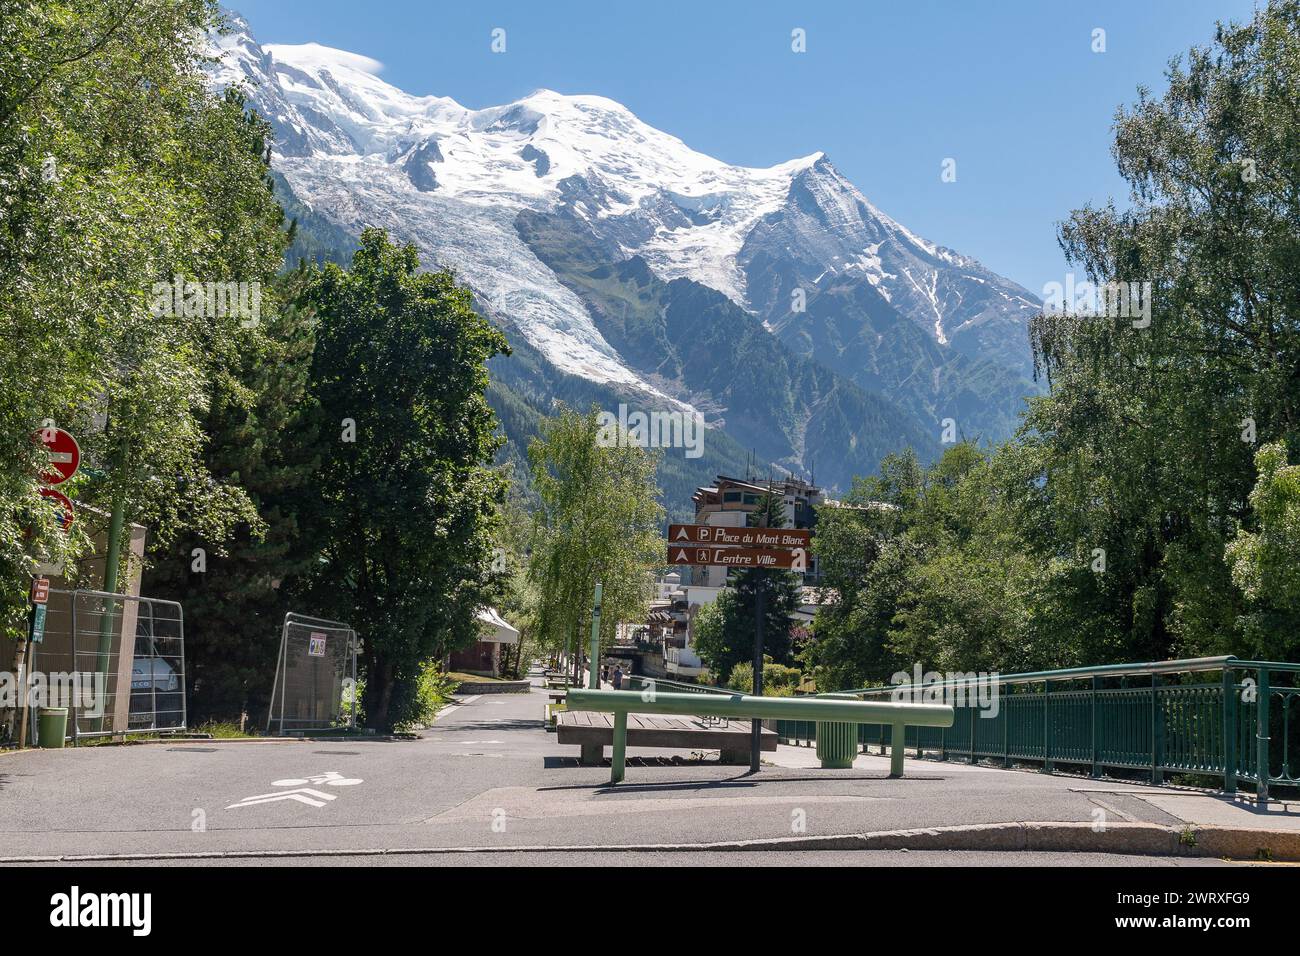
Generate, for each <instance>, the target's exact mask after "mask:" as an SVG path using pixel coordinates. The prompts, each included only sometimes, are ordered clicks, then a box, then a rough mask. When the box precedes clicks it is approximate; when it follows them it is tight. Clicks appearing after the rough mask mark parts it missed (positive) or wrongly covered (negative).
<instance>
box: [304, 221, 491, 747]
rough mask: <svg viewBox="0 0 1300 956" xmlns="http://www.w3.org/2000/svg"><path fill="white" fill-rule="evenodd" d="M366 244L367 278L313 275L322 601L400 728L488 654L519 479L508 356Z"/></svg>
mask: <svg viewBox="0 0 1300 956" xmlns="http://www.w3.org/2000/svg"><path fill="white" fill-rule="evenodd" d="M419 265H420V263H419V257H418V255H417V253H416V251H415V248H414V247H413V246H397V245H394V244H393V243H392V242H390V241H389V239H388V236H387V235H386V234H385V233H384V232H383V231H382V230H377V229H370V230H366V231H365V232H364V233H363V234H362V236H361V247H360V249H359V250H358V251H357V253H356V255H355V257H354V258H353V262H352V269H351V271H344V270H343V269H341V268H339V267H338V266H337V265H334V264H333V263H331V264H328V265H326V266H325V268H324V269H323V270H321V271H319V272H313V273H312V276H313V278H312V281H310V282H309V283H308V284H307V288H306V290H305V291H304V293H303V296H302V303H303V305H304V306H305V307H306V308H309V309H311V310H312V311H313V313H314V314H315V316H316V320H317V328H316V343H315V352H314V354H313V358H312V368H311V377H310V384H309V391H310V395H311V398H312V399H313V400H314V401H315V402H316V403H317V405H318V410H317V416H318V423H319V434H320V436H321V438H320V445H319V448H318V450H319V453H320V457H321V463H320V468H319V471H318V472H317V474H316V476H315V479H314V483H315V486H316V488H317V489H318V492H317V494H316V495H315V496H314V499H313V502H312V504H311V506H310V507H309V508H305V509H304V511H303V514H302V522H303V533H304V534H306V535H309V536H310V537H311V538H312V539H313V540H314V541H315V542H316V543H317V544H318V546H319V547H320V549H321V557H320V561H319V564H318V566H317V567H316V568H315V570H314V572H313V575H312V582H311V583H312V587H311V589H310V594H311V596H312V598H313V600H314V607H315V608H317V609H318V611H319V613H322V614H327V615H329V616H332V617H337V618H339V619H341V620H345V621H347V622H348V623H350V624H351V625H352V626H353V627H354V628H356V630H357V631H358V633H359V635H360V638H361V655H360V657H361V663H362V668H363V672H364V675H365V678H366V683H365V695H364V698H363V703H364V707H365V712H366V717H367V720H368V721H369V722H370V724H371V725H372V726H375V727H380V728H387V727H392V726H394V725H396V724H401V723H403V722H406V721H408V720H410V719H412V715H413V714H414V713H415V712H416V711H417V710H418V708H419V704H418V701H417V700H416V691H417V689H418V688H417V680H418V677H419V674H420V667H421V665H422V663H423V662H425V661H428V660H430V659H432V658H440V657H443V656H445V655H446V654H448V653H450V651H452V650H453V649H455V648H457V647H460V646H464V645H466V644H468V643H471V642H472V641H474V640H475V639H476V637H477V633H478V631H477V628H478V624H477V621H476V618H475V612H476V610H477V609H478V608H480V607H482V606H483V605H485V604H488V603H491V602H492V601H493V600H494V599H495V597H496V596H497V594H498V593H499V591H500V586H501V580H500V578H501V576H500V574H499V573H498V572H497V571H494V569H493V558H494V552H493V548H494V545H495V534H496V529H497V525H498V522H499V512H500V507H501V504H502V502H503V501H504V497H505V488H506V480H505V478H504V476H503V475H501V474H500V473H499V472H498V471H497V470H495V469H493V468H492V467H491V462H492V456H493V453H494V452H495V451H496V449H497V447H498V446H499V444H500V439H499V437H498V436H497V435H496V430H495V429H496V423H495V419H494V416H493V414H492V410H491V408H490V407H489V406H488V404H487V402H486V400H485V398H484V394H483V393H484V390H485V389H486V387H487V368H486V362H487V361H488V359H490V358H491V357H492V356H494V355H497V354H502V353H505V352H507V351H508V347H507V345H506V341H505V338H504V336H502V334H501V333H500V332H498V331H497V330H496V329H494V328H493V327H492V326H491V325H489V324H488V323H487V322H486V321H485V320H484V319H483V318H481V317H480V316H479V315H477V314H475V312H474V310H473V300H472V296H471V294H470V292H469V290H467V289H465V288H464V287H463V286H459V285H457V283H456V281H455V278H454V277H453V276H452V275H451V274H450V273H449V272H423V273H422V272H420V271H419Z"/></svg>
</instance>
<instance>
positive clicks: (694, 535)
mask: <svg viewBox="0 0 1300 956" xmlns="http://www.w3.org/2000/svg"><path fill="white" fill-rule="evenodd" d="M810 540H811V532H809V531H808V530H807V529H803V528H721V527H716V526H714V525H707V524H674V525H669V526H668V545H669V547H672V546H674V545H680V544H710V545H714V546H715V547H719V548H722V547H726V548H806V547H808V544H809V541H810Z"/></svg>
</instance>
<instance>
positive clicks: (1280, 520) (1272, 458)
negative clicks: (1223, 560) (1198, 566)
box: [1227, 442, 1300, 661]
mask: <svg viewBox="0 0 1300 956" xmlns="http://www.w3.org/2000/svg"><path fill="white" fill-rule="evenodd" d="M1286 458H1287V450H1286V445H1285V444H1283V443H1281V442H1278V443H1275V444H1270V445H1265V446H1264V447H1263V448H1261V449H1260V450H1259V452H1258V453H1257V454H1256V455H1255V465H1256V469H1257V470H1258V472H1259V479H1258V481H1256V483H1255V487H1254V489H1253V490H1252V491H1251V493H1250V506H1251V510H1252V511H1253V513H1254V518H1255V522H1256V524H1257V525H1258V530H1255V531H1246V530H1244V529H1243V530H1241V531H1238V532H1237V537H1236V539H1235V540H1233V541H1232V542H1230V543H1229V544H1228V547H1227V559H1228V562H1229V564H1230V565H1231V568H1232V580H1233V582H1234V583H1235V584H1236V585H1237V586H1238V587H1239V588H1241V590H1242V593H1243V594H1244V595H1245V597H1246V600H1247V601H1248V602H1249V607H1248V609H1247V611H1246V613H1245V614H1244V615H1243V616H1242V620H1241V622H1240V625H1241V628H1242V631H1243V636H1244V637H1245V639H1246V640H1247V642H1248V647H1249V649H1250V651H1251V653H1252V656H1257V657H1260V658H1263V659H1266V660H1279V661H1289V660H1293V659H1294V658H1295V653H1296V649H1297V646H1298V645H1300V637H1297V624H1300V465H1288V464H1287V460H1286Z"/></svg>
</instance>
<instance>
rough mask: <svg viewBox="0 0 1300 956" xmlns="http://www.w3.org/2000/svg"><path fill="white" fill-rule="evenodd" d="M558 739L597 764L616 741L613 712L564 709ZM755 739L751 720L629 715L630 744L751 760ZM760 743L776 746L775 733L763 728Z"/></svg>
mask: <svg viewBox="0 0 1300 956" xmlns="http://www.w3.org/2000/svg"><path fill="white" fill-rule="evenodd" d="M556 732H557V737H556V739H557V741H558V742H559V743H562V744H577V745H578V746H579V747H581V748H582V750H581V754H582V756H581V761H582V763H583V765H584V766H596V765H598V764H599V763H600V762H601V761H602V760H603V759H604V757H605V748H606V747H608V746H612V745H613V743H614V715H613V714H605V713H599V712H594V711H568V710H565V711H561V712H560V713H559V714H558V715H556ZM752 739H753V736H752V732H751V728H750V725H749V723H748V722H744V723H741V722H736V723H734V724H733V725H731V726H728V727H718V726H710V725H708V724H706V723H705V722H704V720H703V719H702V718H698V717H659V716H652V715H650V714H628V715H627V745H628V746H629V747H661V748H664V749H670V750H717V751H720V752H721V754H722V762H723V763H727V764H748V763H749V748H750V742H751V740H752ZM759 746H760V747H761V748H762V749H763V750H765V751H768V752H773V751H775V750H776V734H775V733H773V732H772V731H770V730H768V729H766V728H764V729H763V732H762V736H761V737H760V742H759Z"/></svg>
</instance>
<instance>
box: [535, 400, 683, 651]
mask: <svg viewBox="0 0 1300 956" xmlns="http://www.w3.org/2000/svg"><path fill="white" fill-rule="evenodd" d="M598 415H599V413H598V411H597V410H596V409H594V408H593V409H592V410H591V411H590V412H589V413H588V414H586V415H583V414H580V413H578V412H576V411H574V410H573V409H570V408H567V407H565V406H563V405H561V406H559V407H558V409H557V413H556V415H554V416H553V417H551V418H549V419H547V420H546V421H544V422H543V423H542V426H541V435H540V437H539V438H537V439H535V440H534V441H533V442H532V443H531V444H530V445H529V448H528V460H529V463H530V466H531V470H532V479H533V487H534V489H535V490H536V493H537V495H538V498H539V499H540V502H541V505H540V507H539V508H538V509H537V510H536V511H535V512H534V515H533V518H534V528H533V540H532V555H531V558H530V561H529V579H530V580H531V582H532V583H533V585H534V587H535V588H536V590H537V594H538V605H537V634H538V637H539V639H540V640H542V641H543V642H544V643H545V646H546V647H547V648H549V649H551V650H552V651H557V650H559V649H560V648H563V647H564V646H565V643H566V640H567V641H570V642H572V646H573V649H574V653H573V661H574V665H575V667H576V663H577V662H578V661H579V660H580V658H581V655H582V654H583V653H584V652H585V651H586V649H587V645H588V642H589V637H590V627H591V607H592V598H593V597H594V594H595V587H596V582H597V581H599V582H600V583H601V587H602V601H601V633H600V640H601V643H602V646H605V645H608V644H610V643H612V642H613V640H614V635H615V632H616V628H617V627H618V625H619V624H622V623H624V622H628V621H639V620H644V617H645V613H646V610H647V608H648V606H649V599H650V593H651V585H652V579H653V572H654V570H655V569H656V568H659V567H662V566H663V564H664V550H665V547H664V542H663V537H662V525H663V520H664V510H663V508H662V507H661V506H660V505H659V503H658V501H657V498H658V495H659V489H658V487H657V485H656V484H655V466H656V464H657V459H656V456H655V455H654V454H652V453H651V452H649V451H647V450H646V449H644V448H640V447H638V446H636V445H635V444H634V443H633V442H631V441H630V440H627V436H626V434H624V435H621V436H620V437H619V438H618V440H617V441H615V442H602V440H601V437H600V436H601V429H600V427H599V425H598Z"/></svg>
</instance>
